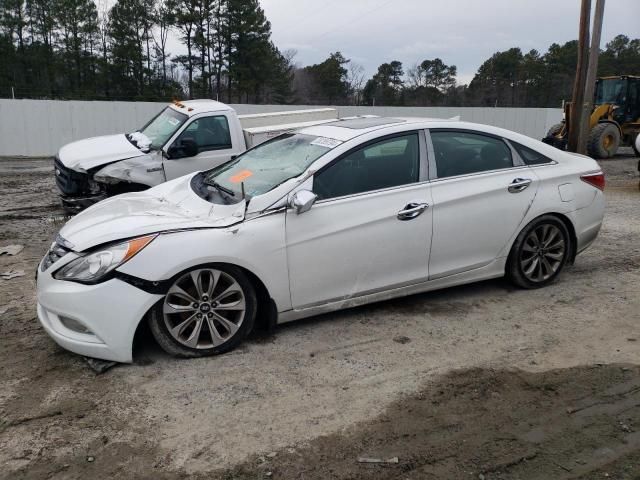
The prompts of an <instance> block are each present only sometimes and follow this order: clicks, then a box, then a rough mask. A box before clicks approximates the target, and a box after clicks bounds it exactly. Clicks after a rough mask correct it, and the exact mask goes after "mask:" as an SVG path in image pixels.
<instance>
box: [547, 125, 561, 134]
mask: <svg viewBox="0 0 640 480" xmlns="http://www.w3.org/2000/svg"><path fill="white" fill-rule="evenodd" d="M562 127H564V123H556V124H555V125H554V126H552V127H551V128H550V129H549V131H548V132H547V137H555V136H556V135H557V134H559V133H560V130H562Z"/></svg>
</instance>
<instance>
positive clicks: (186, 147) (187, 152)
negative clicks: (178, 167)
mask: <svg viewBox="0 0 640 480" xmlns="http://www.w3.org/2000/svg"><path fill="white" fill-rule="evenodd" d="M180 149H181V150H182V154H183V155H184V156H185V157H195V156H196V155H197V154H198V144H197V143H196V141H195V140H194V139H193V138H191V137H186V138H183V139H182V140H181V141H180Z"/></svg>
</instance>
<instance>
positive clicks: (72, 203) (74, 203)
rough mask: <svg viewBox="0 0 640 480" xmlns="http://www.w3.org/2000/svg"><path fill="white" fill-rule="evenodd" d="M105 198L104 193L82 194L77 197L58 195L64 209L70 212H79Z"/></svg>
mask: <svg viewBox="0 0 640 480" xmlns="http://www.w3.org/2000/svg"><path fill="white" fill-rule="evenodd" d="M105 198H107V194H106V193H100V194H98V195H84V196H78V197H71V196H67V195H62V194H61V195H60V200H61V201H62V206H63V207H64V209H65V210H66V211H68V212H71V213H76V212H80V211H81V210H84V209H85V208H88V207H90V206H91V205H93V204H95V203H98V202H100V201H102V200H104V199H105Z"/></svg>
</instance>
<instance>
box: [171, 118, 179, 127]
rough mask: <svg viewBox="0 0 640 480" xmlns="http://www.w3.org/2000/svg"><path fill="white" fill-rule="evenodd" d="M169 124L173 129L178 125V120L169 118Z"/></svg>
mask: <svg viewBox="0 0 640 480" xmlns="http://www.w3.org/2000/svg"><path fill="white" fill-rule="evenodd" d="M169 123H170V124H171V125H173V126H174V127H175V126H176V125H178V124H179V123H180V120H178V119H177V118H170V119H169Z"/></svg>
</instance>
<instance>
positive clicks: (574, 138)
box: [567, 0, 591, 152]
mask: <svg viewBox="0 0 640 480" xmlns="http://www.w3.org/2000/svg"><path fill="white" fill-rule="evenodd" d="M590 17H591V0H582V6H581V9H580V30H579V33H578V64H577V66H576V78H575V81H574V82H573V96H572V98H571V112H570V113H571V115H570V118H569V119H568V121H569V138H568V145H567V150H569V151H570V152H577V151H578V136H579V134H580V121H581V119H582V110H583V108H584V105H583V104H584V86H585V81H586V77H587V55H588V53H589V20H590Z"/></svg>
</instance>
